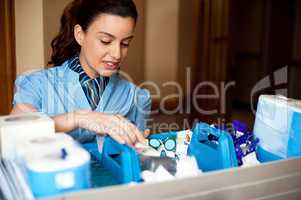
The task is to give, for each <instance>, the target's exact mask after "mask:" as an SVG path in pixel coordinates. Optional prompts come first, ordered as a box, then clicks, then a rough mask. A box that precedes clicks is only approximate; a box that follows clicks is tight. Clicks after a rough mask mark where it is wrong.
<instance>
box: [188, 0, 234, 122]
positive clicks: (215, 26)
mask: <svg viewBox="0 0 301 200" xmlns="http://www.w3.org/2000/svg"><path fill="white" fill-rule="evenodd" d="M200 1H201V4H200V9H201V12H200V13H201V14H200V24H199V41H198V43H199V50H198V65H197V69H196V73H194V74H195V77H194V80H195V81H194V84H193V85H194V87H193V88H194V90H195V93H194V94H193V96H192V99H193V98H196V95H213V96H212V98H211V97H209V96H208V97H206V98H200V99H197V100H196V102H194V103H193V104H197V105H193V108H194V109H193V110H194V112H193V114H192V120H193V121H194V120H196V119H198V120H201V121H207V122H213V121H214V122H216V120H217V118H219V117H224V116H225V114H226V110H227V109H226V108H225V106H226V105H224V103H226V101H224V100H223V99H222V98H223V97H222V94H221V92H222V91H221V84H222V83H225V82H226V81H227V74H226V69H227V60H228V59H227V56H228V54H227V52H228V42H229V38H228V36H229V35H228V34H229V0H200ZM206 82H208V84H206ZM200 84H201V85H203V86H200ZM206 85H207V86H206ZM197 87H199V89H197ZM214 88H217V89H218V91H217V92H218V93H219V94H218V95H217V96H216V97H214V96H215V95H214V94H217V93H216V90H215V91H214ZM197 107H198V108H197ZM199 108H201V109H199ZM203 111H205V112H203ZM210 111H212V112H210Z"/></svg>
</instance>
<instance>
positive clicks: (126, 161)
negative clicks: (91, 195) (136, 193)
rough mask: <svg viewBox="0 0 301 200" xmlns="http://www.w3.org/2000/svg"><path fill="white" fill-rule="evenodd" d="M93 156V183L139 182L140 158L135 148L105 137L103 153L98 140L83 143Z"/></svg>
mask: <svg viewBox="0 0 301 200" xmlns="http://www.w3.org/2000/svg"><path fill="white" fill-rule="evenodd" d="M82 146H83V147H84V148H85V149H86V150H87V151H89V153H90V154H91V156H92V162H91V174H92V176H91V178H92V179H91V185H92V187H103V186H111V185H117V184H125V183H130V182H133V181H135V182H139V181H140V180H141V177H140V160H139V156H138V154H137V153H136V152H135V150H134V149H132V148H131V147H129V146H128V145H124V144H123V145H122V144H119V143H118V142H116V141H115V140H113V139H112V138H110V137H106V138H105V139H104V144H103V152H102V154H100V153H99V151H98V146H97V143H96V142H92V143H87V144H83V145H82Z"/></svg>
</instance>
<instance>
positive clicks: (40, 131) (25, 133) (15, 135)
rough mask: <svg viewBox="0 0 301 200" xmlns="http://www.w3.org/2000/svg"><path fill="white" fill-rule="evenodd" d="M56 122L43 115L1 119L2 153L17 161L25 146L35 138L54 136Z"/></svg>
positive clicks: (0, 148) (4, 156)
mask: <svg viewBox="0 0 301 200" xmlns="http://www.w3.org/2000/svg"><path fill="white" fill-rule="evenodd" d="M54 135H55V130H54V122H53V120H52V119H51V118H49V117H48V116H46V115H44V114H42V113H25V114H18V115H9V116H3V117H0V153H1V156H2V157H3V158H6V159H15V158H16V156H17V154H18V152H19V150H20V151H22V150H23V149H24V148H23V145H24V144H25V143H26V142H27V141H29V140H31V139H34V138H38V137H41V136H49V137H51V136H54Z"/></svg>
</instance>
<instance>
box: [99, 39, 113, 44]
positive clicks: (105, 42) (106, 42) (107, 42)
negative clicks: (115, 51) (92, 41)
mask: <svg viewBox="0 0 301 200" xmlns="http://www.w3.org/2000/svg"><path fill="white" fill-rule="evenodd" d="M101 43H102V44H104V45H109V44H110V43H111V42H110V41H103V40H101Z"/></svg>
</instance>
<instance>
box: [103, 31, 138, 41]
mask: <svg viewBox="0 0 301 200" xmlns="http://www.w3.org/2000/svg"><path fill="white" fill-rule="evenodd" d="M98 33H101V34H105V35H107V36H109V37H111V38H116V37H115V36H114V35H112V34H110V33H107V32H103V31H100V32H98ZM133 37H134V36H133V35H131V36H129V37H126V38H124V39H122V40H128V39H132V38H133Z"/></svg>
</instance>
